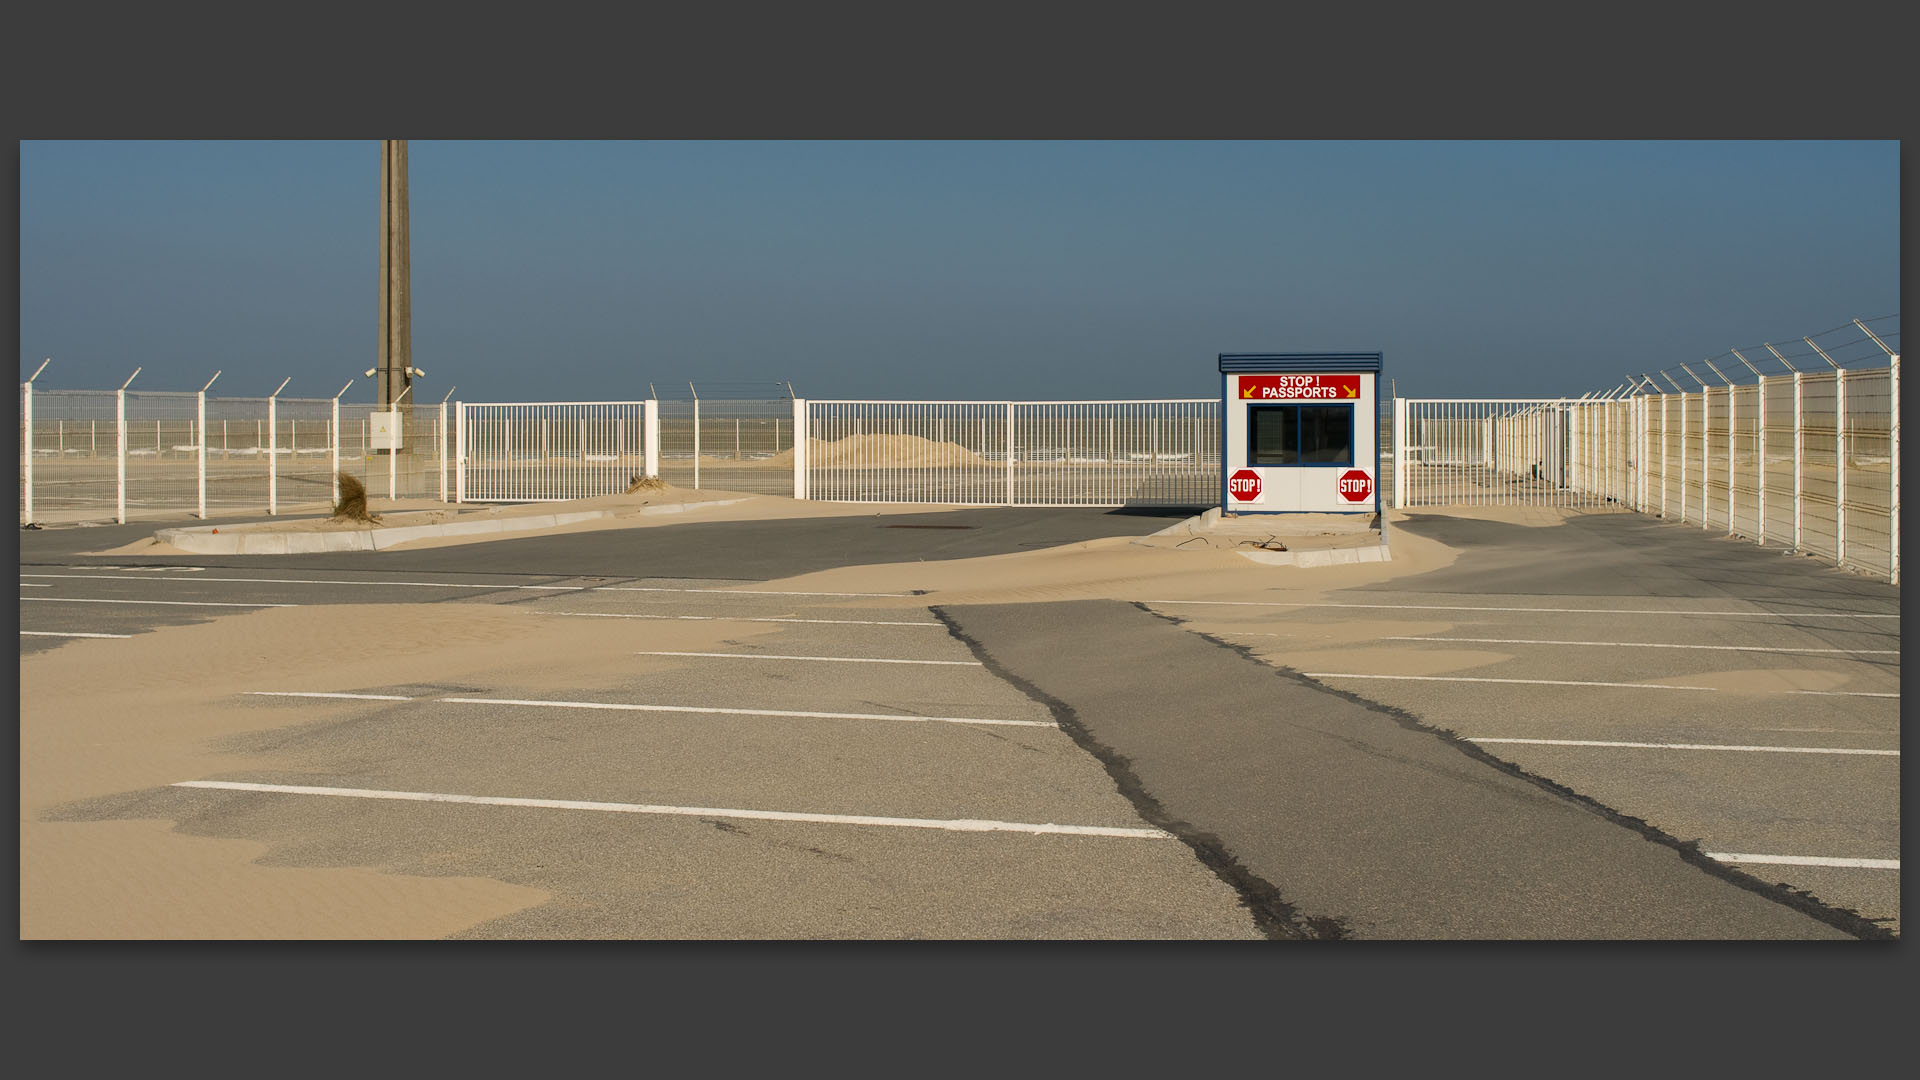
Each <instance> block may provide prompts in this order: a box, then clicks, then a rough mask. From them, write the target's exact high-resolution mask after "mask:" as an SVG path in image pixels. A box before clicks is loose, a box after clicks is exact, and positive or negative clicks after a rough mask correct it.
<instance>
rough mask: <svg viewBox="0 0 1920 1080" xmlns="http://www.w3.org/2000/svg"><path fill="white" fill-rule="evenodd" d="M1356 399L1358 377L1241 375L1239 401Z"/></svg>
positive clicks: (1358, 390)
mask: <svg viewBox="0 0 1920 1080" xmlns="http://www.w3.org/2000/svg"><path fill="white" fill-rule="evenodd" d="M1359 396H1360V376H1358V375H1242V376H1240V400H1242V401H1302V400H1320V401H1352V400H1354V399H1355V398H1358V397H1359Z"/></svg>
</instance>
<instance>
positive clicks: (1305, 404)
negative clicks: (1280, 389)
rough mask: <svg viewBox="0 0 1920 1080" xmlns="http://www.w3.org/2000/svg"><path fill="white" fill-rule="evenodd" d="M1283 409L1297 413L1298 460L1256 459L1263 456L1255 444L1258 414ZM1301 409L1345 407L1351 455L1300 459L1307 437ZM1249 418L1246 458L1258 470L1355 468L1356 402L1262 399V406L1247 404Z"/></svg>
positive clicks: (1295, 440) (1295, 450)
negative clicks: (1344, 457) (1269, 462)
mask: <svg viewBox="0 0 1920 1080" xmlns="http://www.w3.org/2000/svg"><path fill="white" fill-rule="evenodd" d="M1281 409H1291V410H1293V413H1294V418H1293V457H1294V460H1292V461H1290V462H1279V463H1273V464H1263V463H1261V462H1259V461H1257V460H1256V458H1257V457H1258V456H1259V454H1258V451H1257V449H1256V447H1255V443H1254V437H1255V431H1256V429H1257V428H1258V426H1259V425H1258V422H1257V419H1256V414H1259V413H1263V412H1269V411H1278V410H1281ZM1301 409H1344V410H1346V414H1347V456H1346V460H1345V461H1302V460H1300V459H1301V457H1302V456H1303V453H1304V451H1303V449H1302V442H1303V441H1304V440H1305V438H1306V425H1305V424H1304V423H1302V422H1301V418H1300V410H1301ZM1246 419H1247V423H1246V427H1247V442H1246V461H1247V466H1248V467H1249V468H1254V469H1302V468H1305V469H1351V468H1353V467H1354V460H1353V459H1354V440H1355V438H1356V436H1357V429H1356V421H1357V419H1358V418H1357V416H1356V415H1355V413H1354V403H1353V402H1328V401H1274V402H1261V403H1260V404H1258V405H1248V406H1247V418H1246Z"/></svg>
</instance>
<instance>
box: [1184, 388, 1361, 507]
mask: <svg viewBox="0 0 1920 1080" xmlns="http://www.w3.org/2000/svg"><path fill="white" fill-rule="evenodd" d="M1379 385H1380V354H1379V353H1377V352H1376V353H1221V354H1220V396H1221V401H1220V439H1221V447H1220V509H1221V512H1222V513H1226V514H1369V515H1371V514H1378V513H1379V512H1380V484H1379V477H1380V435H1379V431H1378V426H1379V415H1380V413H1379V406H1378V401H1379V398H1378V397H1377V394H1378V391H1379Z"/></svg>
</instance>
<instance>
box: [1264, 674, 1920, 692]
mask: <svg viewBox="0 0 1920 1080" xmlns="http://www.w3.org/2000/svg"><path fill="white" fill-rule="evenodd" d="M1300 674H1302V675H1305V676H1307V677H1309V678H1313V679H1408V680H1413V681H1416V682H1472V683H1517V684H1522V685H1527V686H1623V687H1628V688H1631V689H1635V690H1707V691H1714V690H1718V689H1719V687H1717V686H1671V685H1669V684H1667V683H1638V682H1577V681H1574V680H1571V679H1489V678H1484V677H1476V676H1471V675H1360V674H1356V673H1353V672H1346V671H1303V672H1301V673H1300ZM1758 692H1759V693H1765V694H1817V695H1820V696H1822V697H1877V698H1897V697H1899V696H1900V695H1899V694H1883V693H1878V692H1873V691H1867V690H1762V691H1758Z"/></svg>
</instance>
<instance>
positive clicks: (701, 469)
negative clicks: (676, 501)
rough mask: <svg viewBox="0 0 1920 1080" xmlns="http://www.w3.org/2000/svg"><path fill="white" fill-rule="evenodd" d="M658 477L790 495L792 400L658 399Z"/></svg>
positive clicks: (688, 483) (695, 485)
mask: <svg viewBox="0 0 1920 1080" xmlns="http://www.w3.org/2000/svg"><path fill="white" fill-rule="evenodd" d="M658 411H659V416H660V473H659V475H660V478H661V479H663V480H665V481H667V482H668V483H670V484H675V485H678V486H681V487H691V488H719V489H721V490H723V491H747V492H754V493H757V494H762V495H793V494H795V488H794V469H793V436H794V422H795V421H794V417H795V412H794V407H793V400H792V399H791V398H780V399H767V398H753V399H742V398H729V397H717V396H716V397H702V398H691V397H690V398H688V399H686V400H681V401H674V400H668V399H662V400H661V401H660V402H659V410H658Z"/></svg>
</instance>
